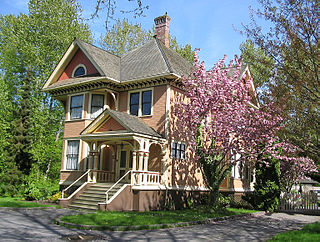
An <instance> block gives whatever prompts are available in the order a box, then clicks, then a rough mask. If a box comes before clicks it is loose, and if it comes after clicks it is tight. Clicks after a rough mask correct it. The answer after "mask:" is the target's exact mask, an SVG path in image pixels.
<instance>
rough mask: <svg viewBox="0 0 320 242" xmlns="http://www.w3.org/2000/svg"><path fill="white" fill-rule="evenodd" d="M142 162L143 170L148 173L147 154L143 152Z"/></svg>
mask: <svg viewBox="0 0 320 242" xmlns="http://www.w3.org/2000/svg"><path fill="white" fill-rule="evenodd" d="M143 158H144V159H143V160H144V161H143V165H144V170H145V171H148V160H149V152H145V153H144V157H143Z"/></svg>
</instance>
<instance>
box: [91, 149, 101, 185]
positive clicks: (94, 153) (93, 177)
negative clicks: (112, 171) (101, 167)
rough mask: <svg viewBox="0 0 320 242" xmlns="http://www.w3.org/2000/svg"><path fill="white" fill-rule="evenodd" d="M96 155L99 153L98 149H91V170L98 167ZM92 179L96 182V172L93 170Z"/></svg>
mask: <svg viewBox="0 0 320 242" xmlns="http://www.w3.org/2000/svg"><path fill="white" fill-rule="evenodd" d="M98 155H99V152H98V151H91V152H90V156H92V157H93V159H92V160H93V170H97V169H98ZM92 181H93V182H97V172H96V171H94V172H93V175H92Z"/></svg>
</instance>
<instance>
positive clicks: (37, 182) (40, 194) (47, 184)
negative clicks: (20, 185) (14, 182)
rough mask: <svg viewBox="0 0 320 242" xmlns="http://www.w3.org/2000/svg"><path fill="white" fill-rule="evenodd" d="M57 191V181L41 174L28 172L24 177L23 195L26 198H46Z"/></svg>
mask: <svg viewBox="0 0 320 242" xmlns="http://www.w3.org/2000/svg"><path fill="white" fill-rule="evenodd" d="M58 191H59V185H58V183H57V182H55V181H51V180H49V179H45V178H44V177H43V176H36V175H35V174H30V175H29V176H28V177H27V178H26V183H25V189H24V197H25V198H26V199H27V200H46V199H49V198H50V197H51V196H52V195H53V194H55V193H57V192H58Z"/></svg>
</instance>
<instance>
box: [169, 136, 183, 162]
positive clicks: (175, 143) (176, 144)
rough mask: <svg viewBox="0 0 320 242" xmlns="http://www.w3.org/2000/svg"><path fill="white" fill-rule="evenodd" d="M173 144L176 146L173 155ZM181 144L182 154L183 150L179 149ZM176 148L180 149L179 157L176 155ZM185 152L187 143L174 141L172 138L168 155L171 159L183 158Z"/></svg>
mask: <svg viewBox="0 0 320 242" xmlns="http://www.w3.org/2000/svg"><path fill="white" fill-rule="evenodd" d="M174 145H175V146H176V147H175V156H173V152H172V148H173V146H174ZM178 145H179V147H180V148H179V149H178ZM181 145H184V152H183V154H184V155H182V151H183V150H182V149H181ZM178 150H179V151H180V157H178ZM186 153H187V144H186V143H184V142H180V141H174V140H173V141H171V147H170V157H171V158H172V159H178V160H185V159H186V157H187V155H186Z"/></svg>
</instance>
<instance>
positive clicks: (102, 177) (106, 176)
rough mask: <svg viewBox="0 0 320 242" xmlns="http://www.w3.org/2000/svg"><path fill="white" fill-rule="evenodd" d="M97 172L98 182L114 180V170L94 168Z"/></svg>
mask: <svg viewBox="0 0 320 242" xmlns="http://www.w3.org/2000/svg"><path fill="white" fill-rule="evenodd" d="M92 171H93V172H97V177H96V179H97V182H114V180H115V179H114V178H115V173H114V172H113V171H102V170H92Z"/></svg>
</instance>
